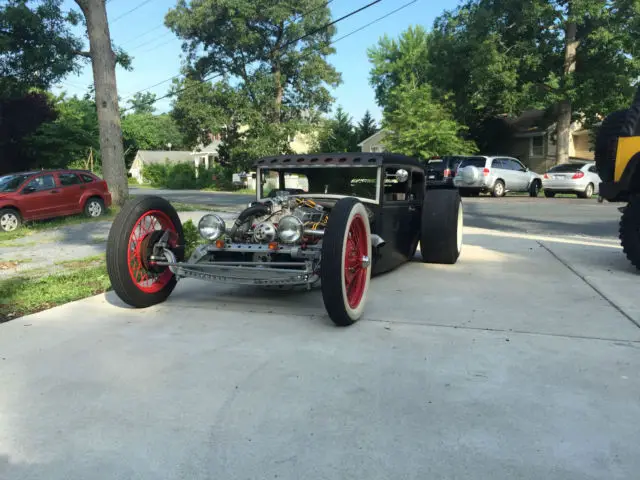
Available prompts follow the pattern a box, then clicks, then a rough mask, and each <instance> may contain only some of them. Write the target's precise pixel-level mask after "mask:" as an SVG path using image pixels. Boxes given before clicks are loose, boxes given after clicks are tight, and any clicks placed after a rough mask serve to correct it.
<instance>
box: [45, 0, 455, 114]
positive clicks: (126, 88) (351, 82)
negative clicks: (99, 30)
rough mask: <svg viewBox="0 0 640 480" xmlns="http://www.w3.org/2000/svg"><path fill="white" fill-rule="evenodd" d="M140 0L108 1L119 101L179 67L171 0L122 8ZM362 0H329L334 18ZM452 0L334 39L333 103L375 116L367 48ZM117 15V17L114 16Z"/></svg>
mask: <svg viewBox="0 0 640 480" xmlns="http://www.w3.org/2000/svg"><path fill="white" fill-rule="evenodd" d="M407 1H408V0H383V1H382V2H380V3H379V4H377V5H375V6H373V7H371V8H369V9H367V10H365V11H363V12H361V13H359V14H357V15H355V16H353V17H351V18H348V19H346V20H344V21H342V22H340V23H338V24H337V29H338V33H337V35H336V37H335V38H338V37H340V36H342V35H345V34H347V33H349V32H351V31H353V30H355V29H357V28H359V27H362V26H364V25H366V24H367V23H369V22H371V21H373V20H375V19H376V18H378V17H381V16H383V15H385V14H386V13H388V12H390V11H392V10H395V9H396V8H398V7H400V6H401V5H403V4H404V3H406V2H407ZM143 2H144V0H110V1H109V3H108V4H107V15H108V17H109V22H110V30H111V37H112V39H113V42H114V43H115V44H116V45H118V46H121V47H122V48H124V49H125V50H126V51H127V52H128V53H129V54H130V55H131V56H132V57H133V68H134V69H133V71H131V72H127V71H125V70H123V69H122V68H118V71H117V81H118V94H119V95H120V97H121V98H122V99H123V100H124V101H126V98H127V97H129V96H130V95H132V94H133V93H135V92H137V91H140V90H146V89H148V87H150V86H152V85H154V84H156V83H159V82H161V81H163V80H165V79H168V78H169V77H172V76H173V75H177V74H178V73H179V72H180V65H181V55H182V52H181V48H180V41H179V40H178V39H177V38H176V37H175V36H174V35H173V33H172V32H171V31H170V30H169V29H167V28H166V27H165V26H164V15H165V14H166V13H167V11H168V10H169V9H170V8H172V7H174V6H175V4H176V1H175V0H153V1H149V2H148V3H146V4H144V5H142V6H140V8H137V9H136V10H135V11H133V12H131V13H128V14H126V13H127V12H128V11H129V10H131V9H133V8H135V7H137V6H138V5H140V4H142V3H143ZM367 3H369V0H334V1H333V2H332V3H331V4H330V8H331V12H332V16H333V18H334V19H336V18H339V17H341V16H343V15H345V14H347V13H349V12H350V11H352V10H355V9H357V8H359V7H361V6H363V5H366V4H367ZM64 4H65V7H66V8H69V9H70V8H75V9H77V6H76V4H75V2H73V0H65V2H64ZM457 4H458V1H457V0H440V1H432V0H418V1H417V2H416V3H414V4H412V5H410V6H408V7H407V8H405V9H403V10H401V11H399V12H397V13H395V14H394V15H391V16H390V17H388V18H386V19H384V20H381V21H379V22H377V23H375V24H374V25H372V26H370V27H368V28H366V29H364V30H362V31H360V32H358V33H356V34H354V35H351V36H350V37H348V38H346V39H344V40H342V41H340V42H338V43H336V44H335V48H336V50H337V51H336V54H335V55H332V56H331V57H330V58H329V61H330V62H331V63H332V64H333V65H334V66H335V67H336V69H337V70H338V71H339V72H341V73H342V80H343V83H342V85H340V86H339V87H338V88H337V89H334V90H333V91H332V94H333V96H334V97H335V98H336V105H335V106H337V105H342V106H343V107H344V108H345V110H346V111H348V112H349V114H350V115H351V116H352V117H353V118H354V120H358V119H359V118H361V117H362V115H363V114H364V112H365V111H366V110H367V109H369V110H370V111H371V112H372V114H373V115H374V117H375V118H376V119H378V120H379V119H380V118H381V113H380V109H379V108H378V106H377V105H376V103H375V98H374V94H373V89H372V88H371V86H370V85H369V70H370V68H371V65H370V63H369V60H368V58H367V49H368V48H369V47H370V46H372V45H375V43H376V42H377V40H378V39H379V38H380V37H381V36H382V35H384V34H385V33H386V34H388V35H390V36H392V37H396V36H398V35H399V34H400V33H401V32H402V31H403V30H405V29H406V28H407V27H409V26H410V25H423V26H425V27H426V28H430V27H431V25H432V23H433V20H434V19H435V17H436V16H438V15H439V14H440V13H442V12H443V11H444V10H445V9H452V8H455V7H456V5H457ZM123 14H126V15H124V16H123ZM120 16H122V17H121V18H118V17H120ZM90 83H92V73H91V67H90V65H87V66H86V67H85V68H84V69H83V71H82V73H81V74H80V75H79V76H77V75H70V76H69V77H67V78H66V79H65V80H64V81H62V82H61V84H60V85H59V86H58V87H56V88H55V89H54V91H56V92H60V91H62V90H64V91H66V92H67V93H68V94H69V95H73V94H79V95H81V94H84V93H85V92H86V89H87V86H88V85H89V84H90ZM170 85H171V82H166V83H163V84H162V85H159V86H157V87H154V88H152V89H150V91H151V92H153V93H156V94H157V95H158V96H161V95H164V94H165V93H166V92H167V91H168V88H169V86H170ZM156 106H157V108H158V110H159V111H167V110H168V109H170V107H171V99H166V100H161V101H159V102H158V103H157V104H156ZM335 106H334V107H335Z"/></svg>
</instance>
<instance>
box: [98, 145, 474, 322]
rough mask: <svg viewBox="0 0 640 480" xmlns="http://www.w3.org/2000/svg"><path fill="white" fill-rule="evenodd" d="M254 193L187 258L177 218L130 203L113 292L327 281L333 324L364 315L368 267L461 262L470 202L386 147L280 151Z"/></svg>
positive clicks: (207, 225)
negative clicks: (207, 283)
mask: <svg viewBox="0 0 640 480" xmlns="http://www.w3.org/2000/svg"><path fill="white" fill-rule="evenodd" d="M255 168H256V185H257V189H256V190H257V198H256V201H254V202H251V203H250V204H249V206H248V207H247V208H245V209H244V210H243V211H242V212H241V213H240V214H239V215H238V216H237V218H236V220H235V222H233V224H232V225H230V226H228V225H226V223H225V221H224V220H223V219H222V218H221V217H220V216H219V215H216V214H214V213H210V214H207V215H204V216H203V217H202V218H201V219H200V221H199V224H198V230H199V232H200V235H201V236H202V237H203V238H204V239H205V240H206V243H205V244H202V245H199V246H198V247H197V248H196V249H195V251H194V253H193V254H192V255H191V257H190V258H189V259H188V260H186V261H185V259H184V256H185V241H184V235H183V230H182V224H181V222H180V219H179V217H178V215H177V213H176V211H175V209H174V208H173V207H172V206H171V204H170V203H169V202H167V201H166V200H164V199H162V198H160V197H157V196H144V197H137V198H136V199H134V200H131V201H129V202H128V203H127V204H126V205H125V206H124V207H123V209H122V210H121V211H120V213H119V214H118V216H117V217H116V219H115V221H114V223H113V226H112V228H111V231H110V233H109V239H108V244H107V269H108V272H109V277H110V278H111V283H112V285H113V288H114V290H115V292H116V293H117V294H118V296H119V297H120V298H121V299H122V300H123V301H124V302H125V303H127V304H129V305H131V306H134V307H137V308H144V307H148V306H151V305H154V304H157V303H160V302H162V301H164V300H165V299H166V298H167V297H168V296H169V295H170V294H171V292H172V290H173V289H174V287H175V286H176V282H177V280H178V279H180V278H184V277H193V278H199V279H203V280H211V281H217V282H227V283H234V284H245V285H260V286H284V285H286V286H296V285H297V286H303V287H304V286H306V287H307V288H311V287H312V286H314V285H316V284H318V283H319V284H320V285H321V290H322V297H323V301H324V305H325V307H326V310H327V312H328V314H329V316H330V318H331V319H332V320H333V322H334V323H335V324H336V325H340V326H346V325H351V324H352V323H354V322H355V321H357V320H358V319H359V318H360V317H361V316H362V314H363V310H364V307H365V303H366V299H367V293H368V290H369V282H370V279H371V276H372V275H376V274H378V273H382V272H386V271H389V270H392V269H394V268H395V267H397V266H399V265H400V264H402V263H404V262H407V261H409V260H411V259H412V258H413V257H414V255H415V252H416V250H417V247H418V243H420V245H421V254H422V260H423V261H424V262H431V263H442V264H453V263H456V261H457V260H458V257H459V255H460V251H461V249H462V228H463V212H462V203H461V200H460V195H459V194H458V192H457V190H429V189H427V188H426V181H425V174H424V166H423V165H422V164H421V163H420V162H419V161H418V160H416V159H413V158H410V157H405V156H401V155H391V154H380V153H373V154H370V153H358V154H342V153H338V154H321V155H302V156H299V155H298V156H276V157H267V158H262V159H260V160H258V161H257V162H256V164H255Z"/></svg>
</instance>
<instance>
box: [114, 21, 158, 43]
mask: <svg viewBox="0 0 640 480" xmlns="http://www.w3.org/2000/svg"><path fill="white" fill-rule="evenodd" d="M162 27H164V23H161V24H160V25H156V26H155V27H153V28H150V29H149V30H147V31H146V32H144V33H141V34H140V35H137V36H135V37H131V38H130V39H128V40H125V41H124V42H123V43H122V44H123V45H126V44H128V43H131V42H133V41H135V40H138V39H140V38H142V37H144V36H146V35H147V34H149V33H151V32H155V31H156V30H159V29H161V28H162ZM134 48H137V47H134Z"/></svg>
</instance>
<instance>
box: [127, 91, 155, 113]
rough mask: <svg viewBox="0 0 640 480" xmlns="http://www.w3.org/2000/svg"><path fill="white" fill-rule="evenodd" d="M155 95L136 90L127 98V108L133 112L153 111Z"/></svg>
mask: <svg viewBox="0 0 640 480" xmlns="http://www.w3.org/2000/svg"><path fill="white" fill-rule="evenodd" d="M156 97H157V95H156V94H155V93H151V92H144V93H143V92H137V93H135V94H134V95H133V98H131V99H130V100H127V103H128V104H129V105H131V106H130V107H129V110H133V113H154V112H155V111H156V107H155V103H156Z"/></svg>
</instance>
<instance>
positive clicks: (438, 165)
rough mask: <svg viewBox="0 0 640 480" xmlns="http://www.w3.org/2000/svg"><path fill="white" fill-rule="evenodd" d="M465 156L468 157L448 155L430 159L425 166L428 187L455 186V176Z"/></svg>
mask: <svg viewBox="0 0 640 480" xmlns="http://www.w3.org/2000/svg"><path fill="white" fill-rule="evenodd" d="M465 158H467V157H464V156H460V155H447V156H443V157H436V158H431V159H429V160H428V161H427V165H426V167H425V174H426V175H427V188H455V186H454V184H453V178H454V177H455V175H456V169H457V168H458V165H459V164H460V162H461V161H462V160H464V159H465Z"/></svg>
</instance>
